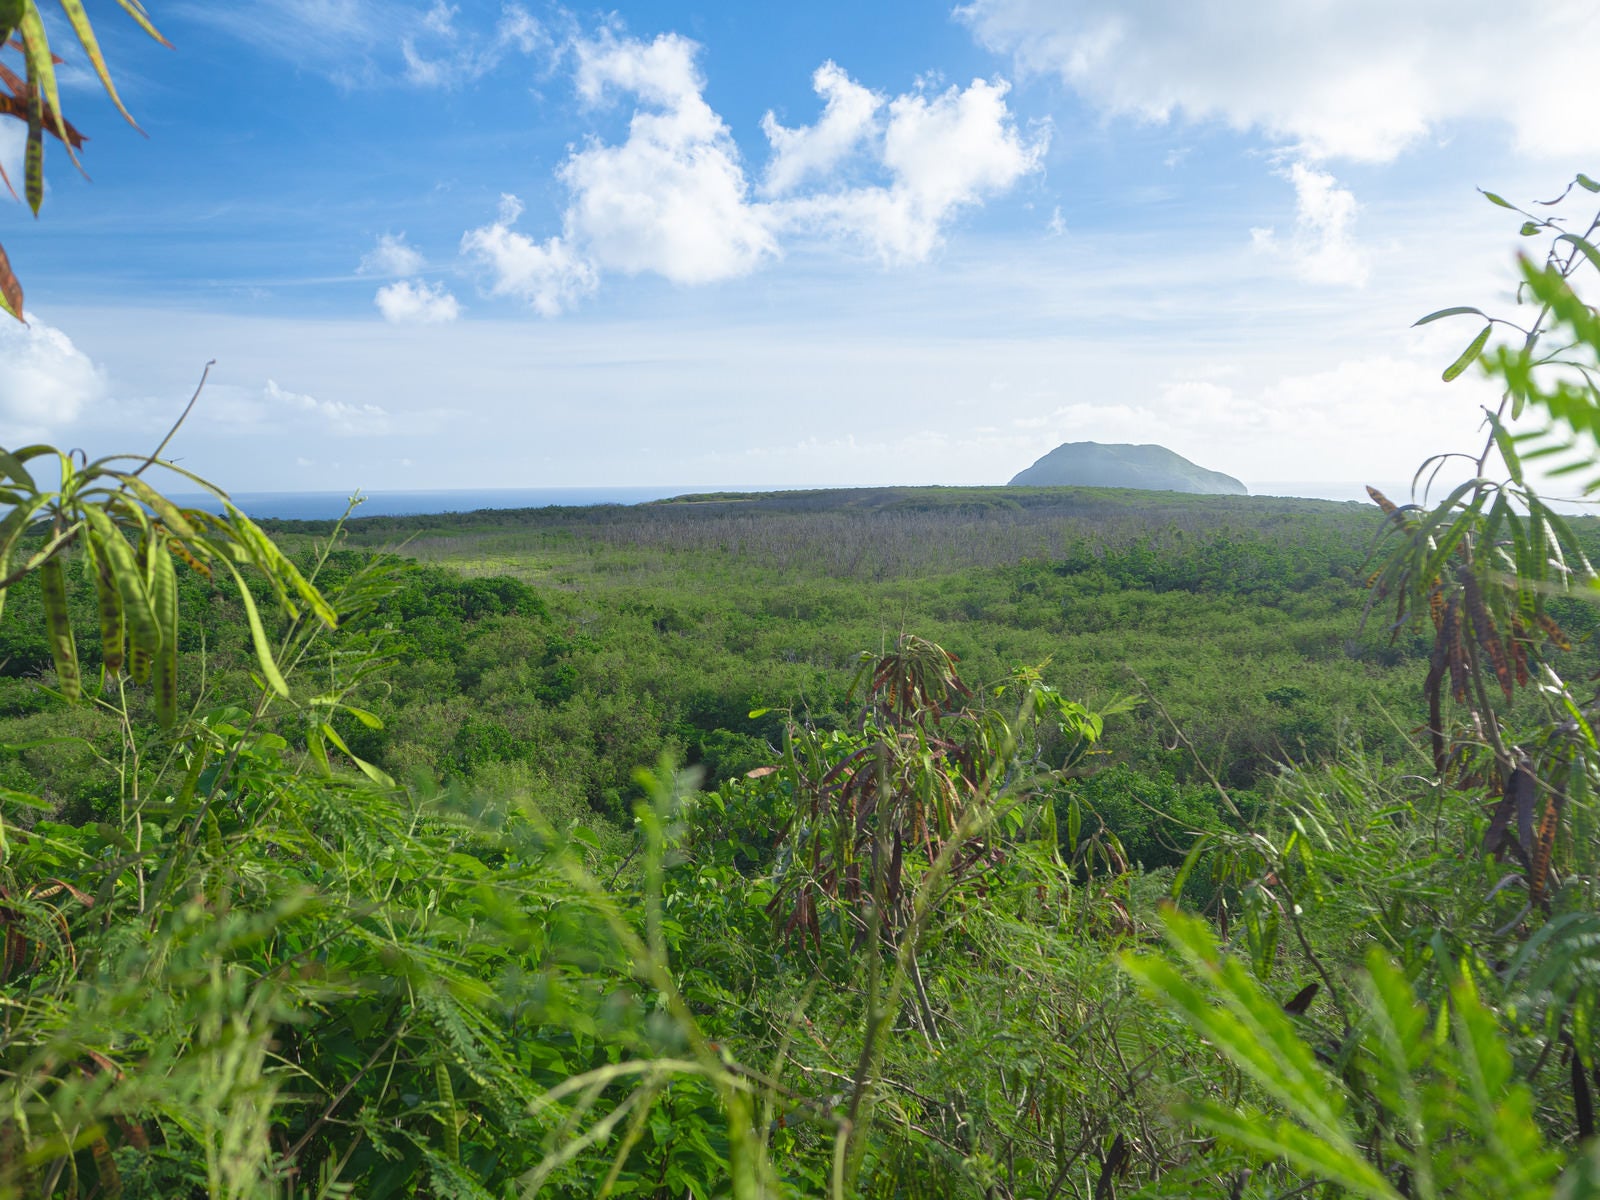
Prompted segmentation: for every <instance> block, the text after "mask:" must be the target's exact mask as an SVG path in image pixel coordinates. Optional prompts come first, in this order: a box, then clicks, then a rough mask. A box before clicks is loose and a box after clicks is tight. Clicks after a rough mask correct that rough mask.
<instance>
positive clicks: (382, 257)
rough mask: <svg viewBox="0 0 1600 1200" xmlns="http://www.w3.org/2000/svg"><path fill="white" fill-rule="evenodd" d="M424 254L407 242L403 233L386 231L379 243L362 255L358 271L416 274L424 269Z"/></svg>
mask: <svg viewBox="0 0 1600 1200" xmlns="http://www.w3.org/2000/svg"><path fill="white" fill-rule="evenodd" d="M422 266H423V258H422V254H421V253H420V252H419V251H418V250H417V249H416V248H415V247H413V246H409V245H407V244H406V235H405V234H403V233H384V234H380V235H379V236H378V243H377V245H375V246H373V248H372V249H371V250H368V251H367V252H366V253H365V254H364V255H362V256H361V262H360V263H359V264H358V265H357V267H356V272H357V273H358V274H361V275H391V276H392V275H415V274H416V273H417V272H418V271H420V270H422Z"/></svg>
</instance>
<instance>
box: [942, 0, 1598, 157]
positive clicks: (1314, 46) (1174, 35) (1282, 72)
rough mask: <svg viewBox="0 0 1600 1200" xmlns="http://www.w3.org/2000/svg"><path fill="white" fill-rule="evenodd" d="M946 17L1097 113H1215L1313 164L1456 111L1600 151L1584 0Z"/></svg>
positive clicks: (1574, 150)
mask: <svg viewBox="0 0 1600 1200" xmlns="http://www.w3.org/2000/svg"><path fill="white" fill-rule="evenodd" d="M957 14H958V16H959V17H960V18H962V19H963V20H965V21H966V22H967V23H968V24H969V25H970V26H971V28H972V29H973V31H974V33H975V34H976V35H977V37H978V39H979V40H980V41H981V42H983V43H984V44H985V45H987V46H989V47H990V48H992V49H996V50H999V51H1002V52H1006V53H1010V54H1013V55H1014V56H1015V58H1016V60H1017V62H1018V64H1019V66H1020V67H1022V68H1023V69H1025V70H1034V71H1041V72H1050V73H1054V74H1059V75H1060V76H1061V77H1062V78H1063V79H1064V80H1065V81H1066V82H1067V83H1068V84H1069V85H1070V86H1072V87H1073V88H1074V89H1075V90H1076V91H1078V92H1079V93H1080V94H1081V95H1082V96H1084V97H1085V98H1086V99H1088V100H1089V101H1091V102H1092V103H1094V104H1096V105H1098V106H1100V107H1101V108H1103V109H1105V110H1107V111H1109V112H1112V113H1118V114H1127V115H1131V116H1135V117H1140V118H1145V119H1150V120H1161V121H1165V120H1169V119H1173V118H1181V119H1183V120H1188V121H1212V120H1217V121H1222V122H1225V123H1226V124H1228V125H1230V126H1232V127H1233V128H1236V129H1241V130H1246V129H1248V130H1258V131H1260V132H1262V133H1265V134H1266V135H1267V136H1269V137H1271V138H1273V139H1275V140H1277V141H1279V142H1281V143H1283V144H1284V145H1286V146H1292V147H1295V148H1296V149H1298V151H1299V152H1300V153H1301V154H1302V155H1304V156H1306V157H1309V158H1313V159H1315V158H1332V157H1340V158H1348V159H1355V160H1363V161H1369V162H1383V161H1388V160H1390V159H1392V158H1394V157H1395V156H1396V155H1397V154H1399V153H1400V152H1401V151H1403V150H1404V149H1406V148H1407V147H1408V146H1410V145H1412V144H1413V143H1415V142H1417V141H1418V140H1420V139H1422V138H1423V137H1426V136H1428V135H1430V134H1435V133H1437V132H1438V131H1439V130H1440V129H1441V128H1442V127H1443V126H1445V125H1447V124H1448V123H1450V122H1452V121H1458V120H1485V121H1492V122H1501V123H1503V124H1504V125H1506V126H1508V127H1509V128H1510V131H1511V133H1512V135H1513V137H1514V138H1515V140H1516V142H1517V144H1518V146H1519V147H1520V148H1521V149H1522V150H1524V151H1525V152H1528V153H1532V154H1537V155H1541V156H1548V157H1565V156H1569V155H1573V154H1578V153H1591V154H1592V153H1593V152H1595V151H1596V150H1600V124H1597V123H1596V122H1595V121H1594V119H1593V113H1592V111H1591V110H1592V105H1586V104H1584V103H1581V102H1579V101H1578V100H1577V99H1576V93H1575V92H1574V90H1573V89H1574V88H1575V87H1576V88H1579V89H1580V90H1581V89H1582V88H1583V86H1584V85H1583V84H1582V83H1581V81H1582V80H1584V79H1588V78H1590V77H1591V76H1592V75H1593V63H1594V62H1595V60H1596V59H1597V57H1600V18H1597V16H1596V12H1595V7H1594V5H1593V3H1592V2H1590V0H1549V2H1547V3H1542V4H1537V5H1523V6H1520V7H1517V8H1515V9H1513V8H1508V7H1507V6H1506V5H1504V4H1503V3H1499V2H1498V0H1408V2H1407V3H1404V4H1395V3H1392V2H1391V0H1338V2H1336V3H1328V2H1323V3H1292V4H1261V3H1259V2H1258V0H1210V2H1208V3H1204V4H1197V3H1194V2H1193V0H1074V2H1073V3H1061V2H1060V0H972V2H971V3H968V4H966V5H965V6H963V7H961V8H959V9H957Z"/></svg>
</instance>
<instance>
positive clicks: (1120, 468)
mask: <svg viewBox="0 0 1600 1200" xmlns="http://www.w3.org/2000/svg"><path fill="white" fill-rule="evenodd" d="M1011 485H1012V486H1013V487H1015V486H1018V485H1031V486H1033V487H1110V488H1137V489H1139V490H1141V491H1153V492H1188V493H1191V494H1201V495H1221V496H1244V495H1248V494H1249V493H1248V489H1246V488H1245V486H1244V484H1242V483H1240V482H1239V481H1238V480H1237V479H1235V478H1234V477H1233V476H1232V475H1224V474H1222V472H1220V471H1208V470H1206V469H1205V468H1204V467H1201V466H1197V465H1196V464H1194V463H1192V462H1190V461H1189V460H1188V459H1187V458H1184V457H1183V455H1181V454H1174V453H1173V452H1172V451H1171V450H1168V449H1167V448H1166V447H1165V446H1132V445H1127V444H1124V443H1112V444H1104V445H1103V444H1101V443H1100V442H1063V443H1062V444H1061V445H1059V446H1057V447H1056V448H1055V449H1054V450H1052V451H1050V453H1049V454H1046V455H1045V456H1044V457H1043V458H1041V459H1040V460H1039V461H1038V462H1036V463H1034V464H1033V466H1031V467H1029V468H1028V469H1027V470H1026V471H1022V472H1020V473H1019V474H1018V475H1017V476H1016V477H1015V478H1014V479H1012V481H1011Z"/></svg>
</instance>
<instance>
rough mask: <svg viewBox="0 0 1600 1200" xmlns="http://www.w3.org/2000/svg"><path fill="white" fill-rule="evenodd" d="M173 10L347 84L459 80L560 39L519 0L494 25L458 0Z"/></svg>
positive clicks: (260, 1)
mask: <svg viewBox="0 0 1600 1200" xmlns="http://www.w3.org/2000/svg"><path fill="white" fill-rule="evenodd" d="M475 7H476V6H475ZM172 11H173V12H174V13H175V14H176V15H179V16H181V17H183V18H184V19H186V20H190V21H195V22H198V23H200V24H203V25H209V26H211V27H212V28H214V29H218V30H221V31H222V32H224V33H226V34H228V35H230V36H232V37H234V38H237V39H238V40H240V41H243V42H248V43H249V44H250V45H252V46H254V47H256V48H258V49H261V50H265V51H267V52H269V53H272V54H275V55H277V56H278V57H280V58H285V59H288V60H290V61H292V62H294V63H296V64H297V65H300V66H304V67H310V68H312V69H314V70H316V71H319V72H321V73H322V74H324V75H326V76H327V77H328V78H330V79H332V80H334V81H335V82H337V83H339V84H340V85H342V86H345V87H371V86H378V85H385V84H393V83H399V82H404V83H409V84H412V85H414V86H419V87H455V86H459V85H461V84H464V83H468V82H471V81H472V80H475V79H479V78H481V77H482V76H484V75H486V74H488V73H489V72H490V71H492V70H494V69H495V68H496V67H498V66H499V65H500V64H501V63H502V62H503V61H504V60H505V59H506V58H507V57H508V56H509V55H511V54H514V53H515V54H533V53H535V52H538V51H541V50H548V49H550V48H551V46H552V45H553V43H552V41H551V39H550V38H549V36H548V35H547V33H546V32H545V29H544V27H543V25H541V24H540V22H539V21H538V20H537V19H535V18H534V17H533V16H532V15H531V14H530V13H529V12H528V11H527V9H526V8H524V7H523V6H522V5H520V4H515V3H510V4H506V5H504V6H503V7H502V8H501V9H500V10H499V14H498V17H497V18H496V19H495V20H494V21H493V22H492V23H491V24H488V25H481V24H471V23H466V22H462V21H461V20H459V17H460V8H459V6H457V5H451V4H445V3H442V2H441V0H433V2H432V3H431V4H423V3H419V2H416V0H410V2H408V0H228V2H227V3H204V4H201V3H194V2H192V0H187V2H180V3H176V4H174V5H173V6H172ZM479 11H481V10H479Z"/></svg>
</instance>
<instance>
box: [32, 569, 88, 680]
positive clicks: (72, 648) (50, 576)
mask: <svg viewBox="0 0 1600 1200" xmlns="http://www.w3.org/2000/svg"><path fill="white" fill-rule="evenodd" d="M39 586H40V589H41V590H42V591H43V592H44V620H45V626H46V628H47V629H48V630H49V634H50V657H51V658H52V659H54V660H55V664H56V682H57V683H58V684H59V685H60V687H61V694H62V695H64V696H65V697H66V698H67V699H68V700H76V699H78V698H79V697H80V696H82V695H83V677H82V675H81V674H80V673H79V671H78V643H77V642H76V641H75V640H74V639H73V636H72V621H71V618H70V616H69V614H68V612H67V571H66V568H65V567H64V566H62V564H61V556H60V555H59V554H57V555H55V556H53V557H51V558H47V559H45V561H44V562H43V564H41V565H40V567H39Z"/></svg>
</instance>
